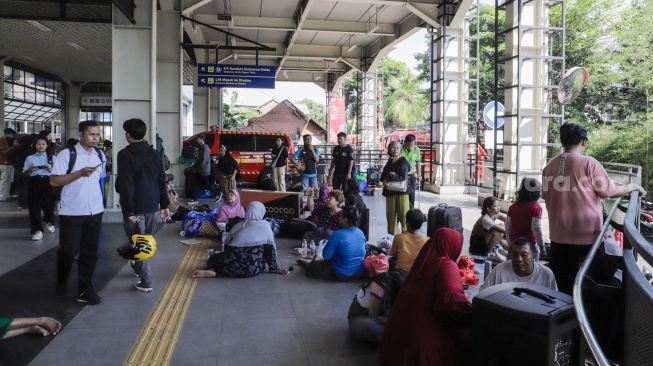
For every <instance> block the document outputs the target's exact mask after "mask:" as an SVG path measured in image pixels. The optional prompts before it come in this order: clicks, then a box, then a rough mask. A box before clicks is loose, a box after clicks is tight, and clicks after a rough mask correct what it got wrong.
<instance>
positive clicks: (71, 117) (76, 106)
mask: <svg viewBox="0 0 653 366" xmlns="http://www.w3.org/2000/svg"><path fill="white" fill-rule="evenodd" d="M65 93H66V106H65V109H64V113H62V117H63V121H61V125H62V128H61V131H62V132H61V135H62V136H61V144H62V145H63V146H66V141H68V139H76V138H77V131H79V128H78V127H77V125H79V112H80V104H81V101H80V99H79V87H77V86H70V85H66V86H65Z"/></svg>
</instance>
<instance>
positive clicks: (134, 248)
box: [118, 234, 156, 261]
mask: <svg viewBox="0 0 653 366" xmlns="http://www.w3.org/2000/svg"><path fill="white" fill-rule="evenodd" d="M154 252H156V240H154V237H153V236H152V235H145V234H134V235H132V242H131V243H127V244H125V245H123V246H121V247H120V248H118V254H119V255H120V256H121V257H123V258H125V259H129V260H132V261H144V260H146V259H148V258H150V257H151V256H153V255H154Z"/></svg>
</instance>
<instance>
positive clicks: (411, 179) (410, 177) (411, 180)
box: [408, 174, 417, 208]
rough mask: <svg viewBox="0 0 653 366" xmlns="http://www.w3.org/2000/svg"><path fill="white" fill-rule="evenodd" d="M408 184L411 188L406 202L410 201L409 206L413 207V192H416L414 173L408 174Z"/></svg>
mask: <svg viewBox="0 0 653 366" xmlns="http://www.w3.org/2000/svg"><path fill="white" fill-rule="evenodd" d="M408 184H409V185H410V186H411V187H412V188H413V189H412V192H410V193H408V203H410V208H414V207H415V192H417V177H415V174H409V175H408Z"/></svg>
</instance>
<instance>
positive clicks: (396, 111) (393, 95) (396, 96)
mask: <svg viewBox="0 0 653 366" xmlns="http://www.w3.org/2000/svg"><path fill="white" fill-rule="evenodd" d="M407 71H408V72H404V73H402V74H401V75H399V76H390V77H389V78H388V88H387V89H388V90H384V94H385V95H384V97H385V103H384V104H385V108H384V110H385V113H384V117H385V120H386V121H387V122H390V123H391V124H392V125H393V126H394V127H415V126H418V125H421V124H423V123H424V122H425V121H426V120H427V115H428V108H427V104H428V103H427V99H428V98H426V93H425V91H424V88H422V86H421V85H420V84H421V81H420V80H419V79H418V78H417V77H416V76H415V75H414V74H413V73H412V72H411V71H410V70H407Z"/></svg>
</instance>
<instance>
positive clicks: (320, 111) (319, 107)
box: [299, 98, 327, 128]
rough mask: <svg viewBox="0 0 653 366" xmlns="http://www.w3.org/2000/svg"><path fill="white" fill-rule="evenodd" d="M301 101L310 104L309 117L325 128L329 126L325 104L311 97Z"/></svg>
mask: <svg viewBox="0 0 653 366" xmlns="http://www.w3.org/2000/svg"><path fill="white" fill-rule="evenodd" d="M299 103H304V104H306V105H307V106H308V112H309V113H308V114H309V117H311V118H312V119H313V120H315V122H317V124H318V125H320V126H322V127H323V128H326V127H327V119H326V106H325V105H324V104H321V103H318V102H316V101H314V100H313V99H310V98H304V99H302V100H300V101H299Z"/></svg>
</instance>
